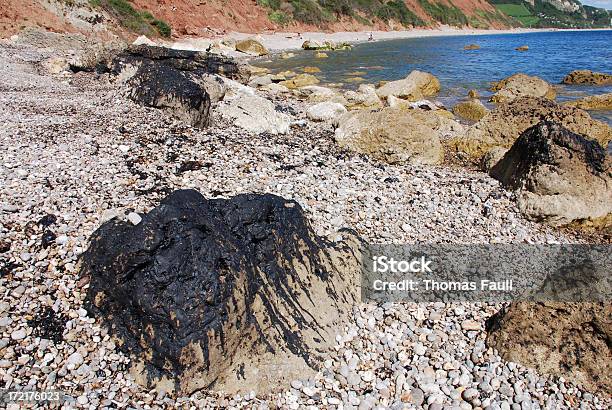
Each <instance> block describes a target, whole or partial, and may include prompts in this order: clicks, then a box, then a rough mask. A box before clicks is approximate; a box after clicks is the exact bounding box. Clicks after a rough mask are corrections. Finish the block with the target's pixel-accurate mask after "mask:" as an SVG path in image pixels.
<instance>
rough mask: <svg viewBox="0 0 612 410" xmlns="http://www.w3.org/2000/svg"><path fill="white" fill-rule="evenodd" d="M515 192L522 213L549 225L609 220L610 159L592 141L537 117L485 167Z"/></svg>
mask: <svg viewBox="0 0 612 410" xmlns="http://www.w3.org/2000/svg"><path fill="white" fill-rule="evenodd" d="M490 174H491V176H492V177H493V178H495V179H497V180H499V181H500V182H501V183H502V184H503V185H504V186H506V187H508V188H510V189H514V190H516V191H517V194H518V206H519V209H520V210H521V212H522V213H523V214H524V215H526V216H527V217H529V218H531V219H535V220H538V221H543V222H547V223H549V224H551V225H567V224H570V223H577V224H578V223H579V224H581V225H582V224H587V225H594V226H596V227H603V228H606V227H609V226H610V225H612V160H611V158H610V156H609V155H607V154H606V150H605V149H604V148H603V147H602V146H601V145H599V144H598V143H597V141H591V140H589V139H587V138H585V137H583V136H581V135H579V134H575V133H573V132H571V131H570V130H568V129H566V128H564V127H563V126H561V125H559V124H557V123H554V122H550V121H542V122H540V123H539V124H537V125H535V126H533V127H531V128H529V129H528V130H526V131H525V132H524V133H523V134H521V136H520V137H519V138H518V139H517V140H516V142H515V143H514V145H512V147H511V148H510V150H508V152H506V154H505V155H504V156H503V157H502V159H501V160H499V161H498V162H497V164H495V166H493V168H492V169H491V171H490Z"/></svg>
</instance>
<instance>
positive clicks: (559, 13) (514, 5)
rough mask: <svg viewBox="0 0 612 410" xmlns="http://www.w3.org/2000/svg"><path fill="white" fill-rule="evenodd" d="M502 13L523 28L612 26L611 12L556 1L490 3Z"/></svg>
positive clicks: (493, 1) (503, 0)
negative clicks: (611, 23)
mask: <svg viewBox="0 0 612 410" xmlns="http://www.w3.org/2000/svg"><path fill="white" fill-rule="evenodd" d="M489 1H490V2H491V3H492V4H493V5H494V6H495V7H496V8H497V9H498V10H499V11H501V12H503V13H504V14H506V15H508V16H510V17H512V18H514V19H515V21H516V22H518V23H520V25H522V26H524V27H534V28H544V27H558V28H603V27H610V22H611V19H612V12H610V11H607V10H604V9H600V8H596V7H591V6H584V5H582V4H581V3H580V2H578V1H572V2H571V3H570V2H567V3H565V4H563V3H561V2H558V1H555V0H534V1H533V4H531V3H529V2H526V1H523V0H489Z"/></svg>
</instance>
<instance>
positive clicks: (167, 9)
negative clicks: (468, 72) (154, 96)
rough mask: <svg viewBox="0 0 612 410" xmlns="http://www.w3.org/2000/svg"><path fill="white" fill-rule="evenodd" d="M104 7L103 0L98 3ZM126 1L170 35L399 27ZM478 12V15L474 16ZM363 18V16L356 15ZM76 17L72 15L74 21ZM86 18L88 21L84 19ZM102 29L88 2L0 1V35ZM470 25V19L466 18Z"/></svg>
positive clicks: (212, 2) (466, 5) (182, 0)
mask: <svg viewBox="0 0 612 410" xmlns="http://www.w3.org/2000/svg"><path fill="white" fill-rule="evenodd" d="M404 2H405V4H406V6H407V8H408V10H410V11H411V12H412V13H414V14H415V15H416V16H417V17H418V18H419V19H421V20H422V21H423V22H424V23H425V24H426V25H428V26H434V27H435V26H436V25H438V24H439V23H438V22H437V21H436V18H435V16H431V15H430V14H428V12H427V11H426V10H425V8H424V7H423V6H422V4H421V2H420V0H404ZM429 2H430V3H433V4H436V3H437V4H441V5H446V6H450V7H456V8H458V9H459V10H461V12H462V13H463V14H464V15H465V16H466V17H467V18H468V19H470V18H472V17H475V18H479V19H481V18H482V16H481V15H482V14H483V13H482V12H487V13H494V12H495V9H494V8H493V7H492V6H491V5H490V4H489V3H488V2H487V1H486V0H429ZM102 3H103V1H102ZM129 3H130V4H131V5H132V6H133V7H134V8H135V9H136V10H140V11H145V10H146V11H149V12H150V13H151V14H152V15H153V16H155V18H157V19H161V20H163V21H165V22H167V23H168V24H169V25H170V26H171V28H172V35H173V36H176V37H183V36H202V37H207V36H214V35H218V34H223V33H226V32H231V31H237V32H247V33H248V32H251V33H254V32H265V31H291V32H295V31H357V30H389V29H403V28H404V27H402V26H401V24H399V23H397V22H393V21H390V22H384V21H381V20H380V19H377V18H376V17H375V16H372V15H365V14H364V15H363V17H364V18H365V19H367V20H369V21H371V22H372V24H371V25H367V24H364V22H363V20H361V21H358V20H356V19H353V18H350V17H346V16H337V18H336V21H334V22H331V23H330V22H328V23H326V24H321V25H317V24H306V23H303V22H300V21H297V20H290V21H289V22H288V23H286V24H285V25H279V24H276V23H274V22H273V21H272V20H271V19H270V17H269V15H270V12H271V10H270V9H267V8H265V7H262V6H260V5H258V4H257V2H256V1H255V0H250V1H245V0H209V1H200V0H130V1H129ZM478 12H480V13H478ZM92 13H93V14H98V15H101V16H103V18H102V19H100V21H98V20H97V19H91V18H90V19H89V21H85V22H84V23H83V24H80V22H79V21H78V18H79V17H82V16H83V14H85V15H91V14H92ZM360 14H363V13H360ZM75 16H77V17H75ZM86 20H87V19H86ZM92 21H94V24H97V25H102V26H103V27H102V30H99V28H100V27H99V26H98V27H97V28H98V29H97V30H95V31H96V32H98V33H100V32H104V31H114V32H121V33H122V34H125V31H124V30H122V29H120V28H119V26H120V24H119V23H118V22H117V21H116V19H115V18H114V16H113V13H112V12H110V13H109V12H108V11H107V10H104V9H103V8H100V7H94V6H92V2H90V1H89V0H75V1H74V2H66V1H63V0H55V1H53V0H51V1H43V0H2V7H1V8H0V36H1V37H7V36H10V35H12V34H14V33H16V32H18V31H19V30H20V29H21V28H23V27H26V26H39V27H43V28H46V29H48V30H51V31H59V32H70V31H82V32H84V33H88V32H91V31H92V30H91V28H89V29H88V24H91V22H92ZM470 21H471V19H470ZM487 25H488V26H489V27H491V28H499V27H503V23H500V22H499V21H496V20H491V21H488V22H487Z"/></svg>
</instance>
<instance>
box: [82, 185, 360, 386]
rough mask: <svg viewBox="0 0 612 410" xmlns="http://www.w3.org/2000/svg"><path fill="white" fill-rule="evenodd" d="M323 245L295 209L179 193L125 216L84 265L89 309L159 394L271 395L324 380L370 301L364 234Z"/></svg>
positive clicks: (102, 234)
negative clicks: (320, 372)
mask: <svg viewBox="0 0 612 410" xmlns="http://www.w3.org/2000/svg"><path fill="white" fill-rule="evenodd" d="M346 237H350V238H352V239H351V241H352V242H344V241H341V242H336V243H331V242H328V241H326V240H325V239H322V238H319V237H317V236H316V235H315V234H314V233H313V231H312V229H311V227H310V226H309V224H308V222H307V220H306V219H305V217H304V215H303V212H302V209H301V208H300V206H299V205H298V204H297V203H296V202H294V201H287V200H284V199H283V198H280V197H277V196H274V195H239V196H236V197H233V198H231V199H216V200H206V199H205V198H204V197H202V196H201V195H200V194H199V193H198V192H196V191H193V190H183V191H176V192H174V193H172V194H171V195H170V196H168V197H167V198H166V199H164V200H163V201H162V202H161V204H160V205H159V206H157V207H156V208H154V209H153V210H152V211H150V212H149V213H148V214H145V215H143V217H142V221H141V222H140V223H139V224H138V225H136V226H133V225H132V224H130V223H128V222H123V221H120V220H118V219H113V220H111V221H109V222H107V223H105V224H104V225H102V226H101V227H100V228H99V229H98V230H97V231H96V232H95V233H94V234H93V236H92V238H91V244H90V246H89V249H88V250H87V251H86V252H85V253H84V254H83V255H82V257H81V259H80V271H81V274H82V275H84V276H87V277H89V278H90V286H89V289H88V292H87V300H86V307H87V309H88V310H89V312H90V313H92V314H93V315H94V316H95V317H97V318H99V320H100V321H101V323H102V324H103V325H105V326H107V327H108V328H109V330H110V332H111V334H112V335H113V336H114V337H116V338H117V339H118V346H120V348H121V349H122V350H123V351H125V352H127V353H128V354H129V355H130V356H131V357H132V363H133V365H132V368H131V373H132V375H133V376H134V377H135V378H136V381H137V382H138V383H140V384H143V385H145V386H147V387H149V388H157V389H158V390H165V391H175V392H177V393H180V394H185V395H188V394H190V393H192V392H194V391H196V390H199V389H203V388H205V389H220V390H224V391H226V392H229V393H234V392H249V391H251V390H254V391H257V392H258V393H262V394H265V393H266V392H269V391H270V390H271V389H273V388H275V387H277V386H279V385H282V384H283V383H286V384H289V382H290V381H291V380H293V379H297V378H304V377H309V376H312V375H314V373H315V370H314V369H316V368H317V367H318V365H319V363H320V361H321V356H322V355H323V353H324V352H325V351H326V350H327V349H329V348H331V347H332V345H333V344H334V343H335V336H336V333H337V332H339V331H340V330H341V329H342V328H343V325H344V323H345V321H346V320H347V318H348V316H349V314H350V311H351V307H352V306H353V304H354V303H356V302H358V298H359V287H358V275H357V272H358V261H359V256H358V254H356V253H355V251H354V249H357V246H354V245H356V244H357V241H358V240H357V238H356V237H354V236H352V235H349V234H348V233H347V234H345V238H346Z"/></svg>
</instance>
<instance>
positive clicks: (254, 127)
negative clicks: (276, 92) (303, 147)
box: [218, 94, 291, 135]
mask: <svg viewBox="0 0 612 410" xmlns="http://www.w3.org/2000/svg"><path fill="white" fill-rule="evenodd" d="M218 110H219V112H220V113H221V115H223V116H224V117H226V118H229V119H231V120H232V121H233V122H234V125H236V126H238V127H240V128H242V129H245V130H247V131H249V132H253V133H256V134H261V133H263V132H268V133H270V134H274V135H276V134H286V133H287V132H289V124H290V122H291V117H290V116H289V115H287V114H284V113H282V112H279V111H277V110H276V108H275V106H274V104H273V103H272V101H270V100H268V99H266V98H263V97H259V96H257V95H244V94H243V95H240V96H238V98H235V99H233V100H231V101H229V102H227V103H224V104H221V105H220V106H219V108H218Z"/></svg>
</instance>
